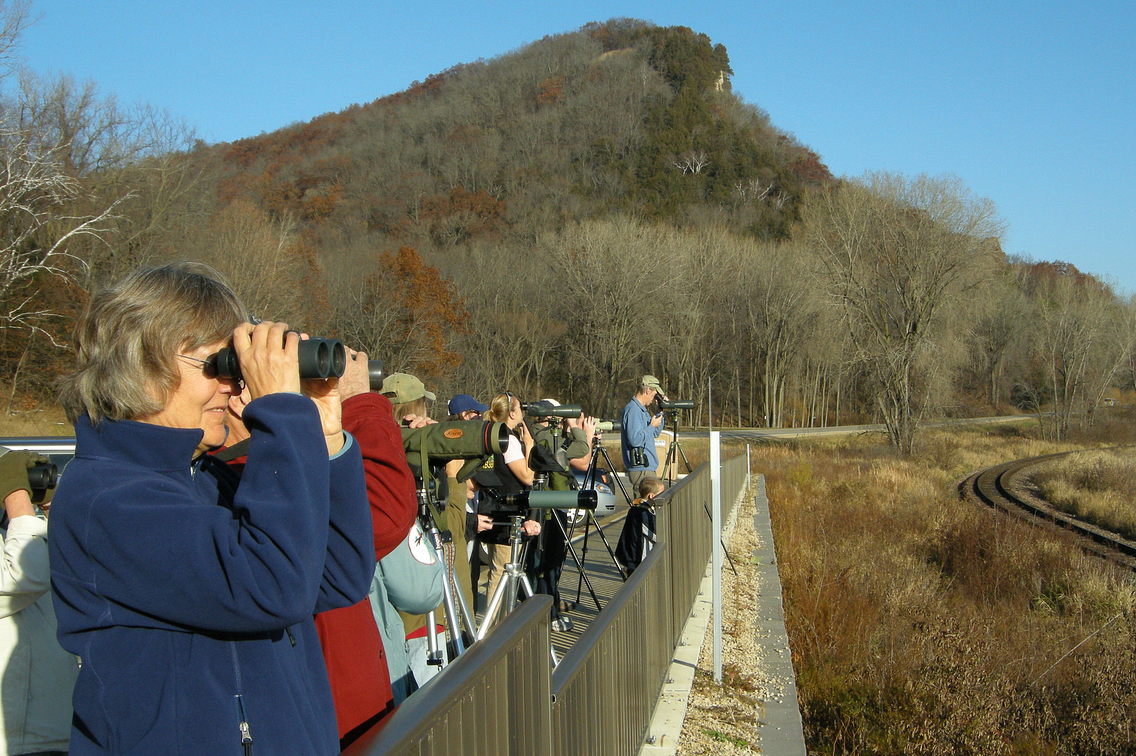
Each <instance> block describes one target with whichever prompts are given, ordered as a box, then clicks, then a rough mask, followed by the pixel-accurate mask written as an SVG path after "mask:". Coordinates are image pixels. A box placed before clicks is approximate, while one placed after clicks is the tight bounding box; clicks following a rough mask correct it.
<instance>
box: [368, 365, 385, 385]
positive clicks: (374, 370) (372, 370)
mask: <svg viewBox="0 0 1136 756" xmlns="http://www.w3.org/2000/svg"><path fill="white" fill-rule="evenodd" d="M367 377H368V378H369V380H370V385H371V391H382V390H383V381H385V380H386V377H387V376H386V373H384V372H383V361H382V360H367Z"/></svg>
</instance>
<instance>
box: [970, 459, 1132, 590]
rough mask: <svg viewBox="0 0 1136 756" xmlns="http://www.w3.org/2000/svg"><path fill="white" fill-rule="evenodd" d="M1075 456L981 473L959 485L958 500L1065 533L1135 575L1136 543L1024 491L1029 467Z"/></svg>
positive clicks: (1019, 463)
mask: <svg viewBox="0 0 1136 756" xmlns="http://www.w3.org/2000/svg"><path fill="white" fill-rule="evenodd" d="M1072 453H1073V452H1063V453H1061V454H1047V455H1045V456H1041V457H1031V458H1029V459H1019V460H1015V461H1013V462H1006V463H1003V464H1000V465H995V466H993V467H987V468H986V469H984V470H979V471H977V472H975V473H972V474H970V475H969V476H967V477H966V478H964V479H963V480H962V481H960V482H959V484H958V490H959V497H960V498H962V499H966V500H968V501H974V502H977V503H981V504H985V505H987V506H989V507H991V508H993V509H996V510H998V511H1000V512H1005V513H1007V514H1011V515H1014V516H1017V517H1020V518H1022V519H1024V520H1026V521H1027V522H1030V523H1031V524H1034V525H1040V526H1043V527H1048V528H1054V529H1060V530H1063V531H1066V532H1068V533H1070V534H1071V535H1072V537H1073V539H1074V541H1075V542H1076V543H1077V545H1078V546H1080V547H1081V548H1082V549H1084V550H1085V551H1087V552H1089V553H1090V554H1093V555H1094V556H1098V557H1101V558H1102V559H1105V560H1107V561H1109V562H1112V563H1114V564H1116V565H1118V566H1121V567H1123V568H1125V569H1127V570H1131V571H1133V572H1136V542H1133V541H1129V540H1127V539H1125V538H1122V537H1121V536H1119V535H1117V534H1116V533H1113V532H1111V531H1109V530H1105V529H1104V528H1101V527H1098V526H1096V525H1092V524H1090V523H1087V522H1084V521H1083V520H1078V519H1077V518H1076V517H1073V516H1071V515H1068V514H1066V513H1064V512H1061V511H1059V510H1057V509H1055V508H1054V507H1053V506H1052V505H1050V504H1049V503H1048V502H1046V501H1045V500H1043V499H1040V498H1038V497H1036V496H1033V495H1032V494H1030V493H1029V492H1028V491H1026V490H1025V486H1024V478H1025V477H1026V476H1027V475H1028V473H1029V470H1030V468H1032V467H1034V466H1036V465H1038V464H1041V463H1042V462H1046V461H1048V460H1051V459H1056V458H1058V457H1063V456H1065V455H1066V454H1072Z"/></svg>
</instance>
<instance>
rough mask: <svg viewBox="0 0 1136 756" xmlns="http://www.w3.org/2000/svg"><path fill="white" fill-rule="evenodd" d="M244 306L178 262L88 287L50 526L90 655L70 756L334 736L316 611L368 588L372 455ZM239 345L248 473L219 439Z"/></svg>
mask: <svg viewBox="0 0 1136 756" xmlns="http://www.w3.org/2000/svg"><path fill="white" fill-rule="evenodd" d="M247 320H248V318H247V315H246V314H245V310H244V307H243V306H242V305H241V303H240V302H239V300H238V299H237V297H236V296H235V295H234V294H233V292H232V291H231V290H230V289H229V288H228V287H227V286H225V285H224V284H223V283H221V282H220V281H219V280H217V278H216V275H215V274H214V273H212V271H210V270H209V269H207V268H204V267H203V266H195V265H190V264H183V265H173V266H165V267H162V268H151V269H144V270H141V271H137V272H135V273H133V274H131V275H129V276H127V278H126V279H124V280H123V281H121V282H120V283H118V284H117V285H116V286H114V287H112V288H110V289H108V290H106V291H103V292H100V293H97V294H95V295H94V296H93V297H92V298H91V301H90V304H89V305H88V308H87V311H86V312H85V313H84V314H83V316H82V318H81V319H80V321H79V324H78V326H77V327H76V333H75V341H76V346H77V349H78V360H77V370H76V372H75V373H74V374H72V375H71V376H69V377H68V378H66V379H64V381H63V382H62V385H61V396H60V399H61V401H62V402H63V405H64V408H65V409H66V410H67V412H68V415H69V417H70V418H71V419H72V420H73V421H74V423H75V435H76V450H75V458H74V459H73V460H72V461H71V463H69V464H68V466H67V469H66V471H65V474H64V475H63V476H62V478H61V481H60V484H59V487H58V489H57V491H56V495H55V499H54V506H53V508H52V523H51V527H52V537H51V539H50V541H49V549H50V559H51V576H52V588H53V591H54V594H55V608H56V616H57V619H58V623H59V640H60V643H61V644H62V645H63V647H64V648H65V649H67V650H68V651H70V652H72V653H74V654H77V655H78V656H80V657H81V659H82V667H81V669H80V672H79V679H78V681H77V682H76V685H75V692H74V695H73V703H74V710H75V715H74V719H73V726H72V732H71V746H70V752H71V754H72V756H82V755H83V754H162V755H163V756H166V755H169V754H226V753H231V754H240V753H246V754H248V753H262V754H273V755H274V756H276V755H277V754H305V755H306V754H329V755H330V754H335V753H338V751H339V748H338V743H339V740H338V737H337V731H336V721H335V712H334V709H333V706H332V700H331V694H330V690H329V687H328V681H327V672H326V670H325V668H324V663H323V658H322V656H321V653H320V646H319V640H318V638H317V637H316V632H315V627H314V624H313V622H312V615H313V614H314V613H316V612H321V611H325V610H328V609H333V608H337V607H343V606H350V605H352V604H354V603H356V602H358V601H360V600H362V599H363V598H365V597H366V596H367V591H368V589H369V587H370V582H371V576H372V574H373V571H374V564H375V558H374V556H375V555H374V545H373V538H372V534H371V520H370V512H369V507H368V503H367V495H366V488H365V485H364V480H363V467H362V460H361V458H360V455H359V451H358V448H357V445H356V444H355V443H354V441H353V440H352V439H351V437H350V436H349V435H347V434H345V433H344V432H343V430H342V427H341V425H340V399H339V393H338V386H337V382H336V380H334V379H332V380H327V381H304V382H303V385H301V381H300V378H299V369H298V363H297V344H298V336H297V335H296V334H295V333H290V332H287V328H286V326H285V325H284V324H282V323H268V322H262V323H259V324H258V325H256V326H253V325H252V324H250V323H248V322H247ZM227 346H230V347H232V348H233V349H234V350H235V352H236V353H237V355H238V358H239V360H240V365H241V373H242V376H243V378H244V381H245V383H246V384H247V386H248V389H249V391H250V392H251V395H252V397H253V400H252V401H251V402H250V403H249V405H248V407H247V408H246V409H245V414H244V419H245V423H246V425H247V426H248V428H249V431H250V432H251V435H252V438H251V443H250V446H249V453H248V464H247V465H246V466H245V469H244V474H243V476H242V477H239V478H238V477H237V475H236V474H235V473H233V472H232V471H231V470H229V469H228V468H227V467H226V466H225V465H224V464H223V463H221V462H217V461H216V460H214V459H213V458H212V457H210V456H209V455H206V454H205V453H204V452H205V451H206V450H208V449H210V448H212V447H216V446H219V445H220V444H221V443H222V442H223V441H224V439H225V427H224V419H225V407H226V405H227V401H228V397H229V395H230V394H232V393H234V392H236V391H238V390H239V388H238V386H237V384H235V383H234V382H233V381H231V380H228V379H226V378H223V377H219V376H218V375H217V372H216V367H215V365H216V363H215V359H214V355H216V353H217V351H218V350H219V349H220V348H222V347H227Z"/></svg>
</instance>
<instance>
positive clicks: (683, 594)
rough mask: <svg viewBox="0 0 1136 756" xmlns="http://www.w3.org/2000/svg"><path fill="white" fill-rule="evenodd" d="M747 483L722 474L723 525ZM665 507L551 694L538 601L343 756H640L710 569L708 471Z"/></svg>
mask: <svg viewBox="0 0 1136 756" xmlns="http://www.w3.org/2000/svg"><path fill="white" fill-rule="evenodd" d="M748 476H749V470H748V469H747V467H746V456H745V455H741V456H739V457H734V458H732V459H729V460H727V461H726V462H724V463H723V465H722V496H723V500H724V507H725V508H727V509H726V511H724V512H723V518H725V517H726V516H727V515H728V508H729V507H732V506H733V504H734V503H735V501H736V500H737V498H738V495H739V494H740V493H741V492H742V491H743V489H744V487H745V485H746V483H747V481H748ZM660 502H661V503H660V506H659V507H658V509H657V511H658V513H659V517H658V528H659V531H658V532H659V536H660V538H659V541H660V543H659V545H658V546H657V547H656V548H655V549H654V550H652V551H651V553H650V554H649V555H648V556H647V558H646V559H645V560H644V561H643V563H642V564H641V565H640V566H639V568H638V569H637V570H635V572H634V573H633V574H632V575H631V577H630V578H629V579H628V581H627V582H626V583H625V584H624V585H623V586H622V587H621V588H620V589H619V591H618V592H617V593H616V595H615V596H614V597H613V598H612V599H611V600H610V601H609V602H608V603H607V605H606V606H605V607H604V608H603V611H601V612H600V614H599V615H598V616H597V617H596V619H595V620H593V621H592V623H591V625H590V626H589V627H588V628H587V629H586V630H585V631H584V633H583V634H582V635H581V636H580V638H579V639H578V640H577V641H576V643H575V645H573V647H572V648H571V649H570V650H569V651H568V652H567V653H566V654H565V655H564V659H563V660H562V661H561V663H560V664H559V665H558V666H557V667H556V669H555V670H554V671H552V672H551V679H550V680H549V684H548V686H547V687H543V688H542V687H541V686H542V684H543V683H542V682H536V681H543V680H546V679H548V675H549V666H550V665H549V659H550V658H551V656H550V653H551V652H550V648H551V646H550V639H549V634H548V607H549V600H548V599H547V597H543V596H537V597H535V598H534V599H530V600H529V601H525V602H523V603H521V604H520V605H519V606H518V608H517V609H516V610H514V612H513V613H512V614H510V615H509V616H508V617H507V618H506V620H505V622H503V623H502V624H501V625H499V626H498V627H497V628H495V629H494V630H493V632H491V633H490V634H489V635H488V636H487V637H486V638H485V639H484V640H482V641H480V642H479V643H477V644H475V645H474V646H473V647H472V648H470V650H468V651H467V652H466V653H465V654H463V655H462V656H461V657H459V658H458V659H457V660H456V661H455V662H454V663H453V664H451V665H450V666H449V667H447V668H446V669H445V670H443V671H442V673H441V674H439V675H437V676H436V677H435V678H434V679H433V680H431V682H430V683H429V685H427V686H426V687H425V688H423V690H421V691H419V692H418V693H416V694H415V695H413V696H411V697H410V698H409V699H407V700H406V701H405V702H404V703H403V704H402V706H401V707H399V709H398V711H396V712H395V713H394V714H393V715H392V716H391V717H390V718H389V719H388V720H387V722H386V723H385V725H379V727H378V728H376V730H373V731H372V732H370V733H368V734H367V735H365V736H364V737H363V738H362V739H360V740H359V741H357V742H356V743H354V744H353V745H352V746H351V747H349V748H348V749H347V750H346V751H344V754H345V756H401V755H402V754H421V755H422V756H427V755H428V754H439V755H440V754H447V753H461V754H463V756H469V755H470V754H477V755H481V754H484V756H496V755H497V754H525V755H526V756H527V755H528V754H539V755H543V754H550V755H551V756H576V754H588V756H602V755H603V754H619V755H620V756H633V755H634V754H636V753H638V752H639V749H640V747H641V746H642V744H643V740H644V737H645V736H646V733H647V727H648V725H649V724H650V719H651V715H652V713H653V711H654V708H655V704H656V702H657V701H658V698H659V693H660V691H661V690H662V686H663V683H664V681H665V679H666V674H667V670H668V668H669V665H670V662H671V659H672V658H673V654H674V650H675V647H676V646H677V644H678V638H679V635H680V634H681V632H682V628H683V625H685V623H686V619H687V618H688V617H689V615H690V608H691V606H692V605H693V603H694V599H695V597H696V596H697V594H698V586H699V583H700V582H701V579H702V574H703V572H704V571H705V569H706V565H707V563H708V562H709V560H710V552H711V542H710V539H711V537H712V536H711V523H710V517H709V504H710V475H709V467H708V466H707V465H702V466H701V467H699V468H698V469H697V470H695V471H694V473H692V474H691V475H688V476H687V477H686V478H684V479H683V480H682V481H681V482H680V483H679V484H678V485H676V486H674V487H673V488H671V489H670V490H669V491H667V492H666V494H664V496H663V497H661V498H660ZM514 646H521V647H523V650H522V651H519V652H514ZM502 660H507V661H502ZM502 664H505V665H506V668H507V669H511V672H509V674H508V675H506V674H505V673H504V672H503V671H501V665H502ZM482 665H486V666H487V669H486V670H482V669H481V667H482ZM522 665H523V666H527V665H535V667H536V669H519V668H517V667H520V666H522Z"/></svg>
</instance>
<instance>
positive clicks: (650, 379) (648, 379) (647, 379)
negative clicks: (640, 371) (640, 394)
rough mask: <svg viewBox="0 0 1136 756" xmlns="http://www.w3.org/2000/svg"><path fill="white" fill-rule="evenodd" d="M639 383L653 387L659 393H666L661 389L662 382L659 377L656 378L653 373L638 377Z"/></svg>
mask: <svg viewBox="0 0 1136 756" xmlns="http://www.w3.org/2000/svg"><path fill="white" fill-rule="evenodd" d="M639 385H640V386H646V387H647V388H653V389H655V390H656V391H658V392H659V393H660V394H665V393H667V392H666V391H663V384H662V383H660V382H659V379H658V378H656V377H655V376H653V375H645V376H643V377H642V378H640V379H639Z"/></svg>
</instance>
